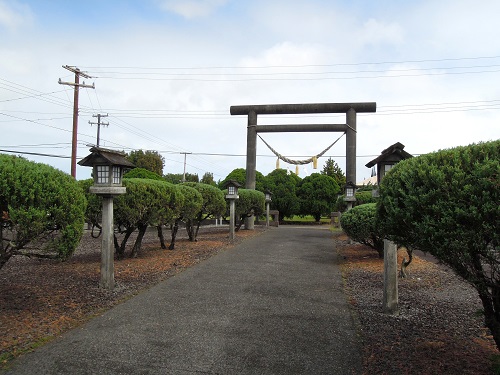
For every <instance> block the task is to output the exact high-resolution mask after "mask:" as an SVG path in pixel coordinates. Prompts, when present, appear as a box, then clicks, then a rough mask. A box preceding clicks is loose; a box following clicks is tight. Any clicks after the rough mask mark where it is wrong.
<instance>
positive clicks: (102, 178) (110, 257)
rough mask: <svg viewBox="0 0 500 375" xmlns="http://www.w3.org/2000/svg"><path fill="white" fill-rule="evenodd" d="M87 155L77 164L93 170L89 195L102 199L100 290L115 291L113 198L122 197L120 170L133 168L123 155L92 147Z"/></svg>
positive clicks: (123, 188)
mask: <svg viewBox="0 0 500 375" xmlns="http://www.w3.org/2000/svg"><path fill="white" fill-rule="evenodd" d="M90 151H91V154H90V155H88V156H87V157H85V158H83V159H82V160H81V161H80V162H79V163H78V164H79V165H82V166H84V167H92V168H93V177H94V185H93V186H91V187H90V189H89V191H90V192H91V193H94V194H97V195H100V196H102V223H101V227H102V231H101V235H102V242H101V281H100V283H99V285H100V287H101V288H104V289H108V290H113V289H114V287H115V274H114V272H115V267H114V246H113V234H114V222H113V197H114V196H116V195H121V194H125V193H126V188H125V187H123V186H122V177H123V170H124V168H134V165H133V164H132V163H131V162H129V161H128V160H127V159H126V158H125V153H123V152H118V151H114V150H108V149H103V148H100V147H93V148H91V149H90Z"/></svg>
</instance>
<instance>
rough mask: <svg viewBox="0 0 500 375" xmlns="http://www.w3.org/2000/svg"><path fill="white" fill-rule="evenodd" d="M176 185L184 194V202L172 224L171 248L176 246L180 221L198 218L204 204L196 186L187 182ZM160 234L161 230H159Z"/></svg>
mask: <svg viewBox="0 0 500 375" xmlns="http://www.w3.org/2000/svg"><path fill="white" fill-rule="evenodd" d="M175 187H176V188H177V189H178V190H179V192H180V193H181V194H182V195H183V196H184V203H183V204H182V206H181V207H180V210H179V216H178V217H176V218H175V220H174V222H173V225H172V240H171V241H170V246H169V247H168V248H169V249H170V250H173V249H174V248H175V239H176V237H177V231H178V230H179V222H181V221H183V222H186V223H187V222H190V221H192V220H194V219H196V217H197V215H198V213H199V212H200V211H201V208H202V206H203V196H202V195H201V193H200V192H199V191H198V190H196V189H195V188H194V187H191V186H187V185H185V184H179V185H175ZM158 234H159V235H160V232H158ZM160 239H161V240H162V236H160ZM162 241H163V240H162ZM164 247H165V245H164V244H163V243H162V248H164Z"/></svg>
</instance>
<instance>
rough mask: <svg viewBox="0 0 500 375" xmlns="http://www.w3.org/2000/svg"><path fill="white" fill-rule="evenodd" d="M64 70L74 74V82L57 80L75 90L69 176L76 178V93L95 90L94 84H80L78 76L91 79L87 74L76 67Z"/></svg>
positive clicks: (65, 66)
mask: <svg viewBox="0 0 500 375" xmlns="http://www.w3.org/2000/svg"><path fill="white" fill-rule="evenodd" d="M63 68H64V69H67V70H69V71H70V72H73V73H75V82H74V83H73V82H63V81H61V78H59V84H60V85H68V86H73V87H74V89H75V94H74V99H73V138H72V142H71V176H73V178H76V144H77V140H78V91H79V89H80V87H87V88H89V89H95V86H94V84H92V86H90V85H86V84H85V82H83V83H80V76H82V77H84V78H88V79H90V78H92V77H91V76H89V75H88V74H85V73H83V72H81V71H80V69H78V68H77V67H74V66H68V65H63Z"/></svg>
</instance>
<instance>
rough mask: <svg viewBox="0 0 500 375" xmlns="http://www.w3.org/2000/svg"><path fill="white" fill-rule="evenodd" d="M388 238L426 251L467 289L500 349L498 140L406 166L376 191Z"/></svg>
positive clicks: (397, 168)
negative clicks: (475, 297) (471, 289)
mask: <svg viewBox="0 0 500 375" xmlns="http://www.w3.org/2000/svg"><path fill="white" fill-rule="evenodd" d="M377 218H378V220H379V222H380V225H381V227H382V229H383V231H384V232H385V233H387V235H388V237H389V238H390V239H392V240H393V241H394V242H396V243H398V244H400V245H404V246H406V247H408V248H416V249H420V250H423V251H428V252H429V253H431V254H432V255H434V256H436V257H437V258H438V259H440V260H441V261H442V262H443V263H445V264H447V265H448V266H450V267H451V268H452V269H453V270H454V271H455V272H456V273H457V274H458V275H460V276H461V277H463V278H464V279H465V280H467V281H468V282H469V283H470V284H472V285H473V286H474V287H475V288H476V290H477V291H478V293H479V297H480V299H481V301H482V304H483V308H484V314H485V321H486V325H487V326H488V328H490V330H491V332H492V334H493V338H494V339H495V342H496V344H497V347H498V348H500V277H499V275H500V230H499V228H500V141H498V140H497V141H493V142H487V143H481V144H476V145H471V146H467V147H457V148H454V149H450V150H443V151H439V152H436V153H432V154H428V155H422V156H419V157H416V158H412V159H408V160H404V161H402V162H400V163H398V164H397V165H396V166H395V167H394V168H392V169H391V170H390V171H389V173H388V174H387V175H386V176H385V177H384V179H383V180H382V182H381V186H380V201H379V206H378V209H377Z"/></svg>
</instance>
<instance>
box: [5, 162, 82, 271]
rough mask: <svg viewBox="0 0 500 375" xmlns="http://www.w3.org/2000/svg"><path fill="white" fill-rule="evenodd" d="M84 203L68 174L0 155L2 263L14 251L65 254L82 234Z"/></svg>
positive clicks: (64, 257)
mask: <svg viewBox="0 0 500 375" xmlns="http://www.w3.org/2000/svg"><path fill="white" fill-rule="evenodd" d="M86 204H87V202H86V200H85V196H84V194H83V192H82V190H81V188H80V187H79V185H78V183H77V182H76V181H75V180H74V179H73V178H72V177H71V176H69V175H67V174H65V173H63V172H61V171H59V170H57V169H55V168H53V167H51V166H48V165H45V164H40V163H34V162H31V161H28V160H26V159H23V158H19V157H16V156H8V155H0V211H2V215H1V216H0V238H1V241H0V268H1V267H2V266H3V265H4V264H5V263H6V262H7V261H8V260H9V259H10V258H11V257H12V256H13V255H28V256H38V257H50V258H59V259H66V258H68V257H69V256H70V255H71V254H72V253H73V252H74V250H75V249H76V247H77V246H78V243H79V241H80V238H81V236H82V233H83V225H84V213H85V206H86ZM28 246H29V249H28Z"/></svg>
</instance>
